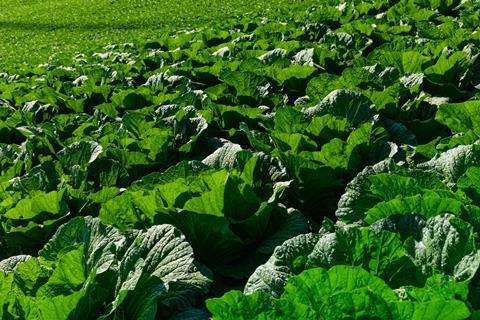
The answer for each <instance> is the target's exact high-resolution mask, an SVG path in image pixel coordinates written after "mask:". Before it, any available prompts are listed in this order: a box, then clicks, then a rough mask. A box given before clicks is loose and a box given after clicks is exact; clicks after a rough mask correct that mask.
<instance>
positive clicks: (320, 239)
mask: <svg viewBox="0 0 480 320" xmlns="http://www.w3.org/2000/svg"><path fill="white" fill-rule="evenodd" d="M341 264H347V265H355V266H361V267H363V268H365V269H366V270H368V271H370V272H371V273H372V274H374V275H376V276H378V277H380V278H383V279H384V280H385V281H386V282H388V283H389V284H391V285H393V286H395V287H399V286H400V285H402V284H415V283H417V282H418V280H417V279H416V275H415V273H416V269H415V267H414V265H413V262H412V261H411V260H410V258H409V257H408V256H407V254H406V251H405V250H404V248H403V246H402V242H401V241H400V237H399V236H398V235H397V234H395V233H392V232H388V231H378V232H377V231H373V230H370V229H368V228H361V229H360V228H357V227H354V226H349V227H343V228H338V229H337V230H336V231H335V232H334V233H326V234H306V235H300V236H297V237H295V238H292V239H290V240H288V241H285V242H284V243H283V244H282V245H281V246H279V247H277V248H276V249H275V252H274V254H273V255H272V256H271V257H270V259H269V260H268V261H267V263H265V264H264V265H261V266H260V267H258V268H257V270H256V271H255V272H254V274H253V275H252V276H251V277H250V278H249V280H248V282H247V284H246V286H245V293H246V294H250V293H252V292H255V291H259V290H260V291H266V292H269V293H270V294H272V295H273V296H274V297H279V296H280V295H281V293H282V292H283V290H284V286H285V283H286V282H287V280H288V279H289V277H291V276H292V275H294V274H298V273H299V272H301V271H303V270H304V269H310V268H315V267H323V268H329V267H332V266H335V265H341ZM418 276H420V275H418Z"/></svg>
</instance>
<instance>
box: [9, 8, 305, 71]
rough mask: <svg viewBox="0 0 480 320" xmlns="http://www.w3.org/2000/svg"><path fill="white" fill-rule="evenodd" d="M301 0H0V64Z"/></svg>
mask: <svg viewBox="0 0 480 320" xmlns="http://www.w3.org/2000/svg"><path fill="white" fill-rule="evenodd" d="M295 2H297V3H298V2H299V1H286V0H280V1H274V0H180V1H177V0H161V1H158V0H57V1H52V0H49V1H34V0H0V8H2V9H1V11H0V39H1V41H0V67H7V66H8V67H14V66H18V65H21V64H28V65H32V64H38V63H42V62H44V61H46V59H47V58H48V57H49V56H51V55H52V54H57V55H58V54H60V55H64V54H66V55H69V56H71V55H73V54H74V53H75V52H87V51H90V50H93V49H95V48H97V47H99V46H104V45H107V44H110V43H122V42H137V41H144V40H148V39H155V37H157V36H158V34H159V33H160V32H165V31H168V32H171V31H175V30H178V29H184V28H189V27H200V26H204V25H205V24H208V23H209V22H210V21H212V20H218V19H222V18H225V17H230V16H234V15H238V14H242V13H248V12H256V13H259V14H266V13H267V11H269V10H271V9H276V8H280V7H286V6H288V4H289V3H295Z"/></svg>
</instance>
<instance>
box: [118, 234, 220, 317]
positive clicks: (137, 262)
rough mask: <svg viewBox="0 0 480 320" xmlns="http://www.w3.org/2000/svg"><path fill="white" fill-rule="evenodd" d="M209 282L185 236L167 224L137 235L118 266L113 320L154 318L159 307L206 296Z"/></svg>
mask: <svg viewBox="0 0 480 320" xmlns="http://www.w3.org/2000/svg"><path fill="white" fill-rule="evenodd" d="M210 282H211V281H210V279H209V278H208V277H207V276H206V275H205V274H204V271H203V272H202V271H199V270H198V266H197V265H196V264H195V263H194V257H193V251H192V248H191V247H190V245H189V244H188V243H187V242H186V241H185V237H184V236H183V235H182V234H181V233H180V232H179V231H178V230H177V229H175V228H174V227H172V226H170V225H159V226H154V227H151V228H150V229H148V230H147V231H145V232H142V233H139V234H138V235H137V237H136V239H135V240H134V241H133V243H132V244H131V245H130V247H129V248H128V249H127V251H126V253H125V256H124V258H123V259H122V261H121V263H120V268H119V271H118V281H117V288H116V293H115V296H116V298H115V301H114V303H113V309H112V312H114V314H115V317H120V318H125V317H126V318H128V319H155V317H156V313H157V308H158V305H162V307H168V308H171V309H173V310H175V309H180V308H185V307H188V306H190V305H191V304H192V303H193V302H194V301H195V298H196V297H197V296H199V295H203V294H206V293H207V292H208V287H209V284H210Z"/></svg>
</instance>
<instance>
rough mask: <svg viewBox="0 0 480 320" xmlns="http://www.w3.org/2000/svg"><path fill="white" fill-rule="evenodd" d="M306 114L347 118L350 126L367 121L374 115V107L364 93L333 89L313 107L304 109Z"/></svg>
mask: <svg viewBox="0 0 480 320" xmlns="http://www.w3.org/2000/svg"><path fill="white" fill-rule="evenodd" d="M304 112H305V113H306V114H307V115H310V116H312V115H314V114H331V115H334V116H339V117H344V118H347V119H348V121H349V122H350V125H351V126H357V125H358V124H360V123H362V122H365V121H369V120H371V119H372V118H373V116H374V115H375V113H376V112H375V107H374V105H373V104H372V102H371V101H370V100H369V99H368V98H367V97H365V96H364V95H362V94H360V93H357V92H355V91H351V90H335V91H333V92H331V93H330V94H329V95H327V96H326V97H325V98H324V99H323V100H322V102H320V103H319V104H318V105H316V106H315V107H311V108H309V109H306V110H305V111H304Z"/></svg>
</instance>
